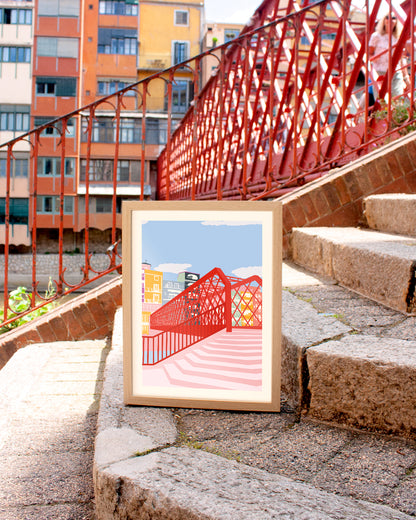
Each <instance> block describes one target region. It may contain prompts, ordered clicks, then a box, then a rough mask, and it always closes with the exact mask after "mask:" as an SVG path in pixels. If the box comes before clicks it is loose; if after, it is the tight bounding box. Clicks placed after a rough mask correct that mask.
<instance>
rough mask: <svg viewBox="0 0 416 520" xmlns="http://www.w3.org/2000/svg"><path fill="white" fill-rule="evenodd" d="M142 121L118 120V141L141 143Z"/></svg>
mask: <svg viewBox="0 0 416 520" xmlns="http://www.w3.org/2000/svg"><path fill="white" fill-rule="evenodd" d="M141 142H142V122H141V119H127V118H123V119H121V120H120V143H141Z"/></svg>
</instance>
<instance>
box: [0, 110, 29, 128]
mask: <svg viewBox="0 0 416 520" xmlns="http://www.w3.org/2000/svg"><path fill="white" fill-rule="evenodd" d="M29 112H30V107H29V106H26V105H0V130H9V131H13V132H27V131H28V130H29V126H30V117H29Z"/></svg>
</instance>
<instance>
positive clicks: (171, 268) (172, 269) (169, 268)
mask: <svg viewBox="0 0 416 520" xmlns="http://www.w3.org/2000/svg"><path fill="white" fill-rule="evenodd" d="M190 267H192V264H160V265H158V266H156V267H155V268H154V271H162V273H174V274H179V273H182V272H183V271H186V270H187V269H189V268H190Z"/></svg>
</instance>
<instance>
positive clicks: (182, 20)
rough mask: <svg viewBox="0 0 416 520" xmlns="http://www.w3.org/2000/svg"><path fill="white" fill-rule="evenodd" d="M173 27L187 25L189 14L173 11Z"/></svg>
mask: <svg viewBox="0 0 416 520" xmlns="http://www.w3.org/2000/svg"><path fill="white" fill-rule="evenodd" d="M175 25H189V12H188V11H180V10H176V9H175Z"/></svg>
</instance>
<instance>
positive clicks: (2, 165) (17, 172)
mask: <svg viewBox="0 0 416 520" xmlns="http://www.w3.org/2000/svg"><path fill="white" fill-rule="evenodd" d="M6 172H7V159H6V158H2V159H0V177H6ZM10 175H11V177H26V178H27V177H28V175H29V161H28V159H12V160H11V162H10Z"/></svg>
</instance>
